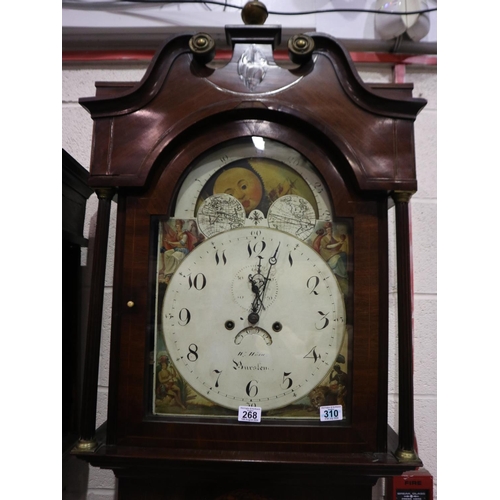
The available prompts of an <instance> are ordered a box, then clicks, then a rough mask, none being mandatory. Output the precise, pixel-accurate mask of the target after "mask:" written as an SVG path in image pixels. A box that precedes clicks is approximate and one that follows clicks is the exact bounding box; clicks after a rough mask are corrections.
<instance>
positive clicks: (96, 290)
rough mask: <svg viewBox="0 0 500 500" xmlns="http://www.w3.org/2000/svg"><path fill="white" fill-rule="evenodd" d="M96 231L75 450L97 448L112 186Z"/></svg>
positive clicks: (102, 199) (105, 192) (100, 193)
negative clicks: (97, 415)
mask: <svg viewBox="0 0 500 500" xmlns="http://www.w3.org/2000/svg"><path fill="white" fill-rule="evenodd" d="M96 194H97V197H98V199H99V205H98V210H97V223H96V233H95V240H94V251H93V259H92V274H91V282H90V299H89V311H88V324H87V338H86V344H85V361H84V366H83V370H84V371H83V385H82V406H81V415H80V440H79V442H78V444H77V446H76V449H75V451H92V450H94V449H95V448H96V446H97V442H96V440H95V423H96V409H97V384H98V376H99V351H100V346H101V327H102V311H103V301H104V280H105V274H106V260H107V249H108V236H109V219H110V213H111V200H112V199H113V196H114V194H115V190H114V189H112V188H100V189H99V188H98V189H96Z"/></svg>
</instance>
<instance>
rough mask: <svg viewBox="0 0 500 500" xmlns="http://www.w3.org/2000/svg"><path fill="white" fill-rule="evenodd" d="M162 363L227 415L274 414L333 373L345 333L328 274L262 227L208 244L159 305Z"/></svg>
mask: <svg viewBox="0 0 500 500" xmlns="http://www.w3.org/2000/svg"><path fill="white" fill-rule="evenodd" d="M161 317H162V330H163V335H164V341H165V344H166V347H167V350H168V354H169V358H170V359H171V361H172V362H173V364H174V365H175V368H176V369H177V371H178V372H179V373H180V374H181V375H182V377H183V378H184V379H185V380H186V381H187V382H188V384H189V385H190V386H191V387H192V388H193V389H195V390H196V391H197V392H198V393H199V394H200V395H202V396H204V397H205V398H207V399H208V400H210V401H212V402H214V403H216V404H218V405H220V406H223V407H226V408H229V409H237V408H238V407H239V406H240V405H253V406H259V407H261V408H262V409H263V410H271V409H276V408H281V407H284V406H286V405H289V404H290V403H292V402H294V401H297V400H299V399H300V398H302V397H303V396H305V395H307V394H309V392H310V391H311V390H312V389H313V388H314V387H316V386H317V385H318V384H319V383H320V382H321V381H322V380H323V379H324V378H325V376H327V375H328V373H329V372H330V371H331V370H332V367H333V364H334V362H335V360H336V359H337V355H338V354H339V351H340V348H341V346H342V342H343V339H344V333H345V306H344V302H343V296H342V293H341V290H340V287H339V284H338V282H337V279H336V277H335V275H334V274H333V272H332V270H331V269H330V267H329V266H328V264H327V263H326V262H325V261H324V260H323V259H322V258H321V256H320V255H319V253H318V252H316V251H315V250H313V249H312V248H311V247H309V246H308V245H306V244H305V243H304V242H303V241H301V240H299V239H297V238H295V237H294V236H292V235H290V234H288V233H286V232H282V231H279V230H275V229H270V228H239V229H234V230H232V231H227V232H222V233H219V234H216V235H215V236H212V237H211V238H210V239H208V240H206V241H205V242H203V243H202V244H200V245H199V246H197V247H196V248H194V250H193V251H191V252H190V253H189V254H188V255H187V256H186V258H185V259H184V260H183V261H182V262H181V264H180V266H179V267H178V269H177V270H176V271H175V273H174V274H173V275H172V277H171V279H170V281H169V284H168V288H167V291H166V294H165V298H164V300H163V307H162V312H161Z"/></svg>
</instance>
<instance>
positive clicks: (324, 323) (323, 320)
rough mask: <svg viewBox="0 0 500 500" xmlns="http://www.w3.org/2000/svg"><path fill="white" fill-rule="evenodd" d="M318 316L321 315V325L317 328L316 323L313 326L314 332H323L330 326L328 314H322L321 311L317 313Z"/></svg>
mask: <svg viewBox="0 0 500 500" xmlns="http://www.w3.org/2000/svg"><path fill="white" fill-rule="evenodd" d="M318 314H320V315H321V321H322V322H323V323H322V324H321V325H320V326H317V323H316V325H315V326H316V330H324V329H325V328H326V327H327V326H328V325H329V324H330V320H329V319H328V318H327V316H328V314H329V313H324V312H322V311H318Z"/></svg>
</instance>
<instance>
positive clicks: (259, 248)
mask: <svg viewBox="0 0 500 500" xmlns="http://www.w3.org/2000/svg"><path fill="white" fill-rule="evenodd" d="M265 248H266V242H265V241H259V242H257V243H255V245H253V246H252V245H250V243H249V244H248V247H247V250H248V256H249V257H251V256H252V255H253V254H254V253H255V254H257V255H260V254H261V253H262V252H263V251H264V249H265Z"/></svg>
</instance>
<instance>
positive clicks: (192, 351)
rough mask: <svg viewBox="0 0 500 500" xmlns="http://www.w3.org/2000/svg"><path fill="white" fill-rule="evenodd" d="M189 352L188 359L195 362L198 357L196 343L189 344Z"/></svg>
mask: <svg viewBox="0 0 500 500" xmlns="http://www.w3.org/2000/svg"><path fill="white" fill-rule="evenodd" d="M188 349H189V352H188V354H187V356H186V357H187V359H188V361H191V362H192V363H194V362H195V361H197V359H198V346H197V345H196V344H189V347H188Z"/></svg>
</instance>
